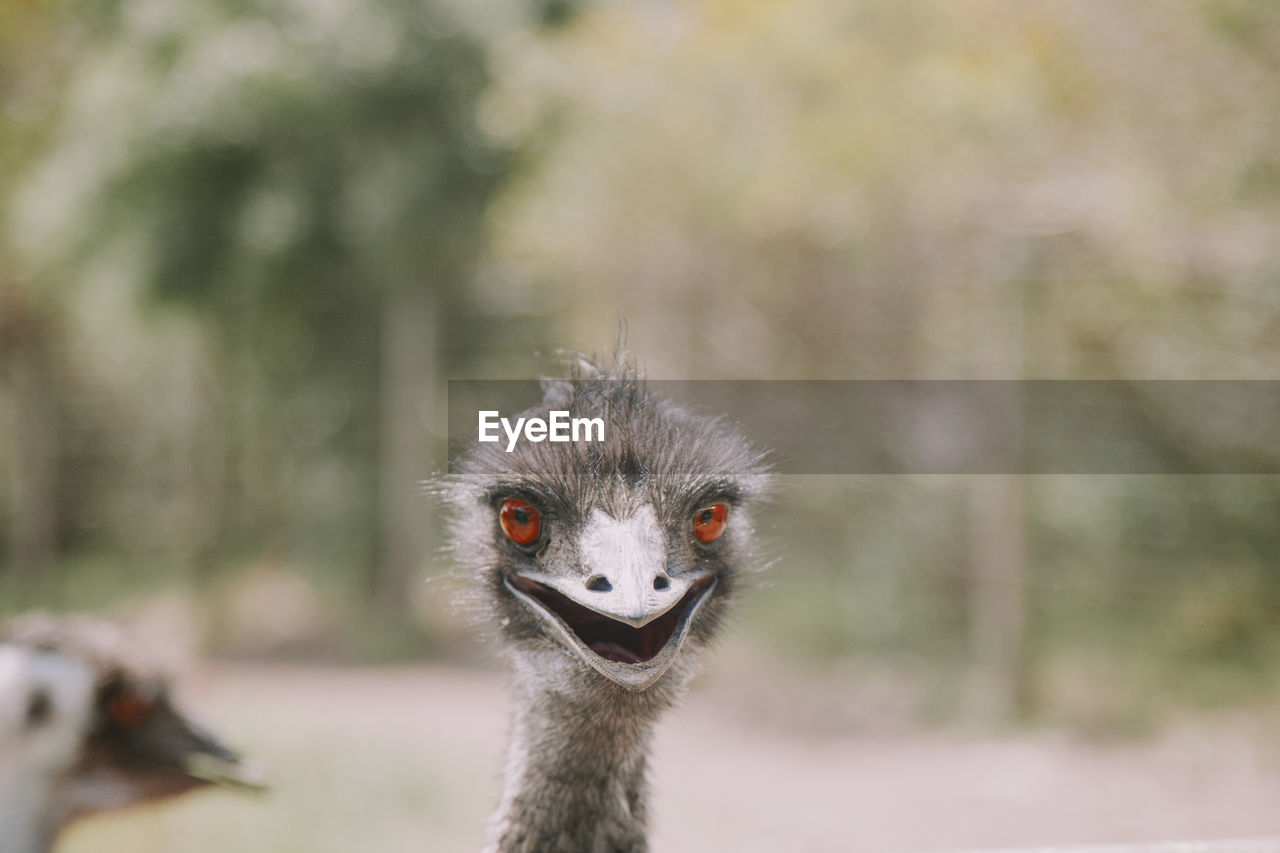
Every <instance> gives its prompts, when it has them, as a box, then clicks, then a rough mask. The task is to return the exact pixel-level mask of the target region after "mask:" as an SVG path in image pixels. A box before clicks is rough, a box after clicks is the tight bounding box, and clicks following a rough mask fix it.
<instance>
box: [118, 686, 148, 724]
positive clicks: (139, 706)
mask: <svg viewBox="0 0 1280 853" xmlns="http://www.w3.org/2000/svg"><path fill="white" fill-rule="evenodd" d="M152 706H153V703H152V702H151V701H150V700H149V699H146V698H144V697H143V696H140V695H139V694H138V692H137V691H135V690H130V689H125V690H121V691H120V692H119V693H117V694H116V695H114V696H112V697H111V700H110V701H109V702H108V703H107V713H108V714H109V715H110V716H111V720H112V722H114V723H115V724H116V725H117V726H120V727H121V728H124V729H131V728H133V727H134V726H139V725H142V723H144V722H146V719H147V717H149V716H151V709H152Z"/></svg>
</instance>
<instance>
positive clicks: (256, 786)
mask: <svg viewBox="0 0 1280 853" xmlns="http://www.w3.org/2000/svg"><path fill="white" fill-rule="evenodd" d="M115 748H116V749H117V750H118V752H119V754H120V755H121V756H122V757H123V758H125V759H127V760H129V761H130V763H133V764H135V765H137V766H139V767H152V768H155V769H157V770H165V769H169V770H170V771H171V772H176V773H178V774H181V775H182V776H185V777H187V778H189V779H190V780H191V783H192V784H197V785H198V784H202V783H207V784H213V785H219V786H222V787H226V788H234V789H237V790H241V791H262V790H264V789H265V788H266V787H267V785H266V773H265V771H264V769H263V768H262V766H261V765H259V764H257V763H255V762H252V761H248V760H245V759H243V758H241V757H240V756H239V755H237V754H236V753H234V752H232V751H231V750H230V749H228V748H227V747H226V746H224V745H223V744H222V742H221V741H220V740H218V738H217V737H215V736H214V735H213V734H211V733H209V732H208V731H206V730H204V729H203V728H201V727H200V726H198V725H196V724H195V723H193V722H191V721H190V720H188V719H187V718H186V717H184V716H182V715H181V714H179V713H178V712H177V711H176V710H175V709H174V708H173V706H172V705H170V704H169V703H168V702H167V701H163V702H158V703H157V704H156V706H155V708H154V709H153V710H152V712H151V714H150V716H149V717H148V718H147V719H146V720H145V721H143V722H142V723H140V724H139V725H138V726H137V727H136V728H135V729H134V730H133V731H131V732H129V733H128V735H127V736H124V737H122V738H121V739H120V740H119V741H118V742H117V744H116V747H115Z"/></svg>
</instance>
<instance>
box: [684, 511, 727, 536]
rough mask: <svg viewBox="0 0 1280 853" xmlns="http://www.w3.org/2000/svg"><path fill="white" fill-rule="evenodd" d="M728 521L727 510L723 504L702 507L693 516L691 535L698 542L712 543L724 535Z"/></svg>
mask: <svg viewBox="0 0 1280 853" xmlns="http://www.w3.org/2000/svg"><path fill="white" fill-rule="evenodd" d="M728 520H729V508H728V507H727V506H725V505H724V504H716V505H715V506H709V507H704V508H703V509H700V510H698V511H697V512H696V513H694V515H693V535H694V536H695V537H697V539H698V541H699V542H706V543H710V542H714V541H716V540H717V539H719V538H720V534H721V533H724V526H725V523H726V522H728Z"/></svg>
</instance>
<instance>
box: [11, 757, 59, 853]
mask: <svg viewBox="0 0 1280 853" xmlns="http://www.w3.org/2000/svg"><path fill="white" fill-rule="evenodd" d="M49 796H50V794H49V791H48V786H47V785H46V784H45V783H44V780H43V779H31V778H25V779H24V778H19V777H18V774H14V777H13V778H10V777H8V776H7V774H3V773H0V850H3V851H4V853H48V851H51V850H53V842H54V839H55V837H56V836H57V834H58V832H57V821H55V820H54V819H53V818H52V817H51V816H50V815H49V814H47V809H45V808H43V807H42V805H43V804H42V800H45V799H46V798H48V797H49Z"/></svg>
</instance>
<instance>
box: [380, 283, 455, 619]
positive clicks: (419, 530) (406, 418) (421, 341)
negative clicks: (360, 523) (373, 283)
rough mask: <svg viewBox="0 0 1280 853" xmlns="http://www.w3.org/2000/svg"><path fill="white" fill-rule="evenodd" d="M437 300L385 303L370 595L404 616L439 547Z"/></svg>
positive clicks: (428, 293)
mask: <svg viewBox="0 0 1280 853" xmlns="http://www.w3.org/2000/svg"><path fill="white" fill-rule="evenodd" d="M436 359H437V353H436V295H435V293H434V291H433V290H432V289H431V288H430V287H427V286H425V285H424V286H418V287H401V288H397V289H395V290H392V291H390V292H388V293H387V294H386V296H385V297H384V298H383V315H382V344H381V371H382V377H381V383H380V396H381V413H380V415H381V417H380V421H381V422H380V427H379V430H380V432H379V445H378V446H379V450H378V456H379V459H378V469H379V470H378V505H379V513H378V549H377V559H376V560H375V563H374V566H373V569H372V575H371V578H370V593H371V595H372V598H373V600H374V602H375V604H376V605H377V606H378V607H379V608H380V609H382V610H384V611H386V612H388V613H391V614H393V615H395V616H405V615H407V613H406V611H407V608H408V605H409V603H410V601H411V596H410V595H409V593H410V592H411V586H410V584H411V582H412V580H413V578H414V577H415V576H416V575H419V574H423V573H422V572H421V571H420V570H419V569H420V567H421V566H423V565H424V564H425V563H426V561H427V557H428V552H429V549H430V548H431V546H432V545H433V544H434V543H433V542H432V536H431V535H430V532H429V531H430V529H431V528H430V525H429V523H428V522H429V519H428V516H427V509H428V505H427V501H426V500H425V498H424V495H423V488H422V484H423V481H424V480H426V479H427V477H429V476H430V475H431V446H432V432H431V429H430V426H429V425H430V424H432V423H434V421H433V419H432V418H430V413H431V411H432V409H433V407H434V406H435V405H436V403H437V400H438V394H437V393H436V389H437V379H436V377H437V373H438V370H437V363H436Z"/></svg>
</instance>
